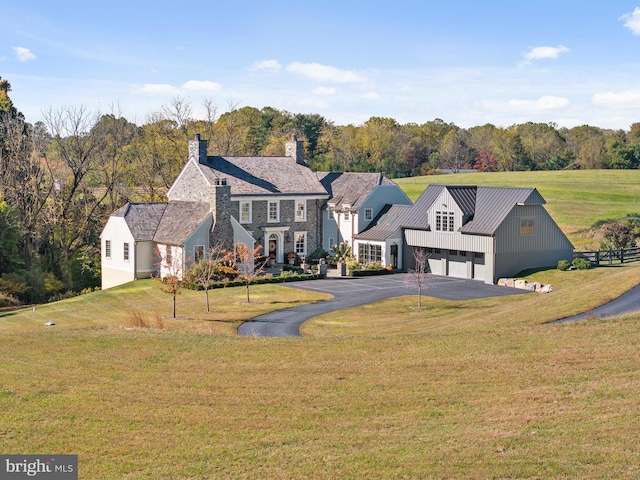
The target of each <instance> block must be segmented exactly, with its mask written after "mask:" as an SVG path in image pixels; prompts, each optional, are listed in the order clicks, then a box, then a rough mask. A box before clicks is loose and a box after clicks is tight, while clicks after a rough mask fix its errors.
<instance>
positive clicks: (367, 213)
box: [364, 208, 373, 221]
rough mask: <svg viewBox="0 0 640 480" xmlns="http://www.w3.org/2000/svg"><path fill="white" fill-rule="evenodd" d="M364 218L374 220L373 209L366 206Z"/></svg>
mask: <svg viewBox="0 0 640 480" xmlns="http://www.w3.org/2000/svg"><path fill="white" fill-rule="evenodd" d="M364 219H365V220H367V221H370V220H373V209H372V208H365V209H364Z"/></svg>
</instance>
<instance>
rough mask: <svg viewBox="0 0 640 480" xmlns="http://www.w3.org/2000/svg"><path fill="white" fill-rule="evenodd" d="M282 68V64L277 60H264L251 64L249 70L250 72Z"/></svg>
mask: <svg viewBox="0 0 640 480" xmlns="http://www.w3.org/2000/svg"><path fill="white" fill-rule="evenodd" d="M281 68H282V65H280V64H279V63H278V61H277V60H262V61H261V62H255V63H254V64H253V65H251V66H250V67H249V68H248V69H247V70H249V71H250V72H261V71H266V72H273V73H276V72H279V71H280V69H281Z"/></svg>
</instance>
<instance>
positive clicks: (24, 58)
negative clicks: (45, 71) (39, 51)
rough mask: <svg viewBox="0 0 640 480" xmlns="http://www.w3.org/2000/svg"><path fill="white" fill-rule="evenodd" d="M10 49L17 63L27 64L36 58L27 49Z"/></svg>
mask: <svg viewBox="0 0 640 480" xmlns="http://www.w3.org/2000/svg"><path fill="white" fill-rule="evenodd" d="M11 49H12V50H13V53H15V54H16V57H17V58H18V61H19V62H28V61H30V60H35V59H36V58H37V57H36V56H35V54H34V53H33V52H32V51H31V50H29V49H28V48H24V47H11Z"/></svg>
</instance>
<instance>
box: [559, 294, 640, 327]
mask: <svg viewBox="0 0 640 480" xmlns="http://www.w3.org/2000/svg"><path fill="white" fill-rule="evenodd" d="M637 311H640V285H638V286H637V287H634V288H632V289H631V290H629V291H627V292H625V293H623V294H622V295H620V296H619V297H618V298H616V299H614V300H611V301H610V302H609V303H605V304H604V305H601V306H599V307H597V308H594V309H593V310H589V311H588V312H584V313H581V314H579V315H574V316H573V317H567V318H562V319H560V320H556V321H555V322H551V323H568V322H577V321H580V320H585V319H587V318H607V317H615V316H618V315H623V314H626V313H631V312H637Z"/></svg>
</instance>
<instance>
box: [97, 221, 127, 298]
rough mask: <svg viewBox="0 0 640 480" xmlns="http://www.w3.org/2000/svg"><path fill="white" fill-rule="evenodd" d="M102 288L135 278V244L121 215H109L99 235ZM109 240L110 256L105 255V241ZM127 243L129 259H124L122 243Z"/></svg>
mask: <svg viewBox="0 0 640 480" xmlns="http://www.w3.org/2000/svg"><path fill="white" fill-rule="evenodd" d="M100 238H101V240H100V241H101V245H102V248H101V250H102V252H101V257H102V288H103V289H107V288H111V287H115V286H117V285H122V284H123V283H127V282H131V281H133V280H135V278H136V277H135V248H134V247H135V245H134V241H133V235H131V232H130V231H129V227H128V226H127V222H126V221H125V219H124V218H123V217H109V220H107V224H106V225H105V227H104V230H103V231H102V235H101V237H100ZM107 240H110V241H111V258H107V257H106V248H105V244H106V241H107ZM125 243H128V244H129V261H128V262H125V261H124V244H125Z"/></svg>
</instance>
